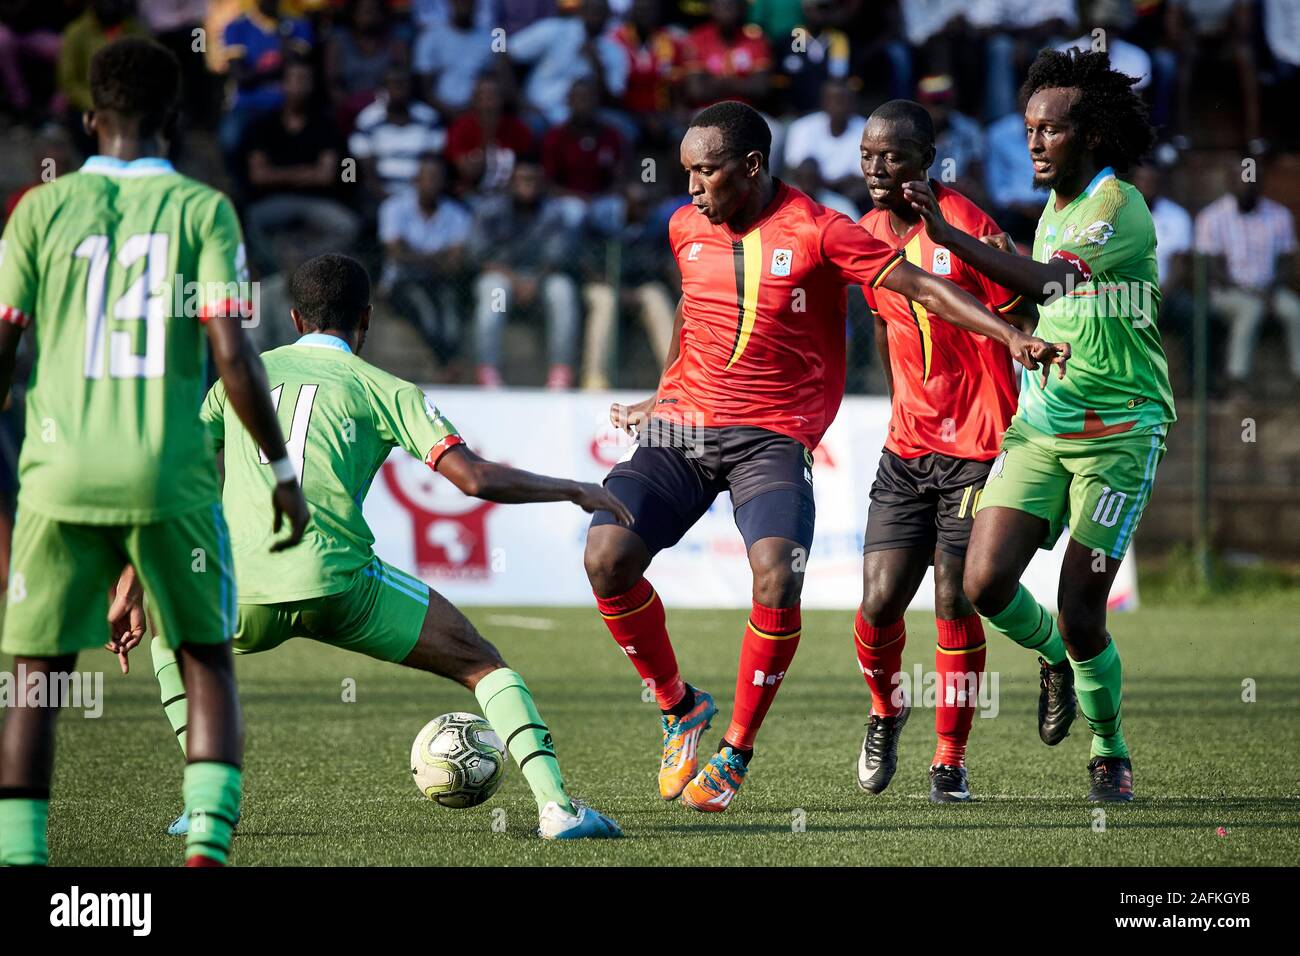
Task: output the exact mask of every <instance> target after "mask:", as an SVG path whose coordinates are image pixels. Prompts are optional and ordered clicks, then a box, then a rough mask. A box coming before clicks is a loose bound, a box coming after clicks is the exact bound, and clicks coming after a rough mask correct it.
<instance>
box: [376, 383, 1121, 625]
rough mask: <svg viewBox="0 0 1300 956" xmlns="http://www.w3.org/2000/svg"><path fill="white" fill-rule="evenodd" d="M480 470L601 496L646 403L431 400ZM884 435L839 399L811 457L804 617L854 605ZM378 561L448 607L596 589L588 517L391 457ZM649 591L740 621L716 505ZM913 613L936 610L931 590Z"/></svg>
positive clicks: (737, 587)
mask: <svg viewBox="0 0 1300 956" xmlns="http://www.w3.org/2000/svg"><path fill="white" fill-rule="evenodd" d="M426 392H427V393H428V395H429V396H430V397H431V398H432V400H433V401H434V402H435V403H436V404H437V405H438V407H439V408H440V409H441V410H442V412H443V414H445V415H446V416H447V417H448V418H449V419H450V420H451V421H452V422H454V423H455V425H456V427H457V428H458V429H459V430H460V433H461V435H463V436H464V438H465V440H466V442H468V444H469V445H470V447H471V448H473V449H474V450H475V451H477V452H478V453H479V454H481V455H483V456H484V457H487V458H491V459H494V460H497V461H501V462H504V463H506V464H510V465H514V466H515V467H517V468H525V469H527V470H529V471H536V472H541V473H543V474H549V475H557V476H561V477H566V478H576V479H578V480H581V481H592V482H599V481H600V480H601V479H602V478H603V477H604V476H605V474H606V473H607V472H608V471H609V469H610V467H611V466H612V465H613V464H614V463H615V462H616V461H618V459H619V458H621V457H622V456H623V455H624V454H625V453H626V452H627V450H628V448H629V446H630V445H631V444H632V439H631V438H629V437H628V436H627V435H624V434H622V433H620V432H618V431H616V430H615V429H614V428H613V427H611V426H610V424H609V406H610V403H611V402H613V401H622V402H632V401H639V400H640V399H642V398H644V397H645V396H644V394H643V393H623V392H565V393H553V392H545V391H539V390H532V389H508V390H501V391H482V390H478V389H469V388H452V387H446V386H442V387H438V388H429V389H426ZM888 422H889V402H888V401H887V400H886V399H884V398H878V397H858V396H851V397H849V398H846V399H845V401H844V405H843V406H842V407H841V408H840V413H839V416H838V417H837V418H836V420H835V424H834V425H832V426H831V429H830V431H828V432H827V433H826V437H825V439H823V441H822V443H821V445H820V446H819V447H818V448H817V450H816V452H815V454H814V465H813V478H814V487H815V489H816V496H817V536H816V539H815V541H814V543H813V549H812V554H811V556H810V558H809V561H808V568H807V575H806V577H805V579H804V589H803V606H804V607H808V608H830V609H836V610H844V611H848V610H850V609H852V608H854V607H856V606H857V604H858V602H859V600H860V599H861V596H862V533H863V528H864V527H865V525H866V520H867V504H868V501H867V493H868V491H869V490H870V488H871V482H872V480H873V479H874V477H875V473H876V464H877V462H878V461H879V458H880V449H881V446H882V445H883V443H884V438H885V430H886V428H887V426H888ZM365 513H366V517H367V519H368V520H369V522H370V526H371V527H372V528H373V529H374V532H375V550H376V551H377V552H378V553H379V555H380V557H382V558H383V559H384V560H386V561H389V562H391V563H392V564H395V565H397V566H398V567H400V568H402V569H403V570H406V571H409V572H412V573H414V574H417V575H419V576H420V577H421V578H423V579H424V580H425V581H427V582H428V583H429V584H430V585H431V586H433V587H434V588H436V589H437V590H438V591H440V592H441V593H442V594H443V595H445V596H446V597H447V598H448V599H449V600H451V601H453V602H455V603H457V604H467V605H472V604H490V605H585V604H591V603H592V596H591V588H590V587H589V586H588V584H587V576H586V573H585V572H584V570H583V566H582V552H583V545H584V542H585V541H586V536H587V526H588V523H589V521H590V517H589V516H588V515H586V514H584V513H583V512H582V511H581V510H579V509H578V508H577V507H575V506H574V505H571V504H568V503H555V504H541V505H499V504H494V503H492V502H486V501H479V500H477V499H472V498H466V497H465V496H464V495H462V494H461V493H460V492H459V491H457V490H456V489H455V488H454V487H453V486H452V485H451V483H450V482H448V481H447V480H446V479H445V478H443V477H441V476H440V475H437V474H435V473H434V472H432V471H430V470H429V468H428V467H427V466H426V465H425V464H424V463H423V462H420V461H417V460H415V459H414V458H412V457H410V456H409V455H407V454H406V453H405V452H402V451H400V450H399V451H394V452H393V454H392V456H391V457H390V458H389V459H388V461H387V462H386V463H385V464H384V467H383V468H382V469H381V470H380V473H379V475H378V476H377V477H376V478H375V481H374V484H373V485H372V487H371V489H370V494H369V496H368V497H367V499H366V503H365ZM1065 542H1066V536H1065V535H1062V537H1061V540H1060V541H1058V542H1057V546H1056V548H1055V550H1053V551H1050V552H1044V551H1040V552H1039V553H1038V555H1037V557H1035V559H1034V560H1033V562H1032V563H1031V564H1030V566H1029V570H1028V572H1026V574H1025V578H1024V581H1025V584H1026V585H1027V586H1028V587H1029V589H1030V590H1031V591H1032V592H1033V593H1034V596H1035V597H1037V598H1038V600H1039V601H1041V602H1042V603H1043V604H1045V605H1047V606H1049V607H1053V608H1054V607H1055V604H1056V592H1057V586H1058V581H1059V577H1060V569H1061V555H1062V553H1063V551H1064V548H1065ZM1133 560H1134V557H1133V553H1132V550H1131V549H1130V552H1129V556H1128V559H1127V560H1126V561H1125V562H1124V564H1123V566H1122V567H1121V568H1120V572H1119V576H1118V578H1117V579H1116V581H1115V586H1114V588H1113V589H1112V592H1111V600H1110V604H1111V608H1112V609H1114V610H1128V609H1131V608H1133V607H1136V606H1137V579H1136V575H1135V573H1134V570H1133ZM647 577H649V578H650V580H651V581H652V582H653V583H654V586H655V588H656V589H657V590H658V591H659V593H660V594H661V595H662V596H663V599H664V601H665V603H667V604H668V605H670V606H672V607H724V608H732V607H734V608H747V607H749V604H750V573H749V564H748V563H747V561H746V560H745V546H744V542H742V541H741V538H740V532H739V531H737V530H736V526H735V524H734V522H733V521H732V516H731V501H730V499H729V498H728V496H727V495H726V494H722V495H720V496H719V497H718V499H717V501H715V502H714V504H713V507H712V508H710V509H709V511H708V513H707V514H706V515H705V516H704V517H703V518H702V519H700V521H699V522H698V523H697V524H696V525H695V527H693V528H692V529H691V530H690V531H689V532H688V533H687V535H686V537H685V538H683V539H682V540H681V542H680V543H679V544H678V545H677V546H676V547H675V548H673V549H672V550H671V551H668V552H665V553H663V554H662V555H661V556H660V557H659V558H658V559H657V560H656V561H655V562H654V564H652V565H651V568H650V571H649V572H648V574H647ZM912 606H913V608H914V609H918V610H922V609H933V607H934V588H933V581H932V579H931V578H930V577H929V576H927V578H926V581H925V583H924V584H922V586H921V589H920V591H919V592H918V593H917V596H916V600H915V601H914V603H913V605H912Z"/></svg>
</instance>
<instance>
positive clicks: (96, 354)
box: [0, 39, 308, 866]
mask: <svg viewBox="0 0 1300 956" xmlns="http://www.w3.org/2000/svg"><path fill="white" fill-rule="evenodd" d="M90 87H91V95H92V97H93V100H94V105H95V109H94V112H93V113H88V114H86V117H85V124H86V131H87V132H88V133H89V134H90V135H92V136H94V137H95V138H96V140H97V142H98V146H99V155H97V156H93V157H91V158H90V159H89V160H87V162H86V164H85V165H84V166H83V167H82V168H81V169H80V171H77V172H72V173H68V174H67V175H65V176H62V177H60V178H58V179H56V180H54V181H53V182H50V183H47V184H45V185H42V186H38V187H37V188H35V189H33V190H32V191H31V192H29V193H28V194H27V195H25V196H24V197H23V199H22V201H21V202H20V203H19V204H18V206H17V208H16V209H15V210H14V213H13V216H12V217H11V218H10V220H9V222H8V224H7V226H6V228H5V233H4V248H3V252H2V253H0V319H3V321H2V322H0V400H2V397H3V396H4V395H7V394H8V392H9V386H10V379H11V376H12V374H13V365H14V354H15V351H16V350H17V348H18V341H19V337H20V336H21V335H22V334H23V330H24V329H26V328H27V327H28V326H31V327H32V330H33V334H34V335H35V336H36V352H37V358H36V365H35V368H34V370H33V372H32V376H31V387H30V388H29V390H28V392H27V440H26V441H25V442H24V444H23V448H22V453H21V457H20V459H19V465H18V470H19V481H20V485H21V490H20V492H19V496H18V521H17V524H16V526H15V530H14V540H13V552H12V559H11V565H10V578H9V594H8V606H7V608H6V612H5V622H4V637H3V640H2V641H0V650H2V651H3V652H4V653H6V654H13V655H14V665H15V671H16V672H17V673H18V674H19V675H20V680H21V679H22V675H25V676H26V677H27V678H28V679H29V680H32V681H38V682H41V683H43V684H45V685H46V686H53V685H50V684H49V681H50V679H54V680H56V681H59V680H64V679H67V680H75V679H77V675H75V674H74V673H73V668H74V667H75V666H76V659H77V653H78V652H79V651H82V650H86V649H88V648H92V647H97V646H99V645H102V644H103V643H104V642H105V641H106V640H107V639H108V638H109V624H108V612H109V606H108V591H109V588H110V586H111V585H112V584H113V583H114V582H115V581H117V580H118V577H119V575H120V574H122V572H123V566H124V565H129V566H134V568H135V570H136V571H138V573H139V577H140V578H141V579H142V580H143V583H144V588H145V590H146V591H147V592H148V594H149V597H150V600H151V601H152V604H153V608H154V612H155V614H156V617H157V620H158V621H159V622H160V624H161V625H162V627H163V628H164V629H165V633H166V635H167V638H168V640H169V641H170V642H171V644H172V646H173V647H175V648H177V649H178V652H179V656H180V659H181V660H182V661H183V664H184V674H185V686H186V688H187V689H188V691H189V693H190V694H191V695H192V696H193V697H194V699H195V700H196V702H201V706H196V707H195V708H194V714H193V716H192V720H191V722H190V727H189V745H190V746H189V759H188V763H187V764H186V767H185V774H184V795H185V801H186V804H187V805H188V806H191V807H195V808H197V809H201V810H202V811H203V814H204V817H205V819H206V820H207V821H208V822H207V825H206V826H205V827H204V828H203V830H202V831H196V832H195V833H192V834H190V836H189V839H188V841H187V853H188V859H187V865H195V866H199V865H213V864H217V865H219V864H222V863H224V862H225V861H226V856H227V853H228V851H229V849H230V840H231V834H232V830H233V826H234V820H235V819H236V817H237V816H238V813H239V800H240V792H241V774H240V764H241V762H242V759H243V727H242V723H241V717H240V711H239V698H238V696H237V695H236V692H235V679H234V668H233V665H232V663H231V656H230V638H231V635H232V633H233V631H234V624H235V605H234V597H235V591H234V587H235V582H234V578H233V574H232V570H231V556H230V543H229V538H228V535H227V532H226V524H225V520H224V518H223V517H222V512H221V502H220V496H219V492H218V487H217V479H216V470H215V465H214V461H213V453H212V443H211V441H210V440H209V439H208V436H207V432H206V429H205V427H204V425H203V423H202V422H200V420H199V408H200V404H201V403H202V399H203V390H204V387H205V385H206V378H207V376H206V372H205V361H206V358H205V343H204V330H205V328H206V333H207V339H208V341H210V342H211V344H212V353H213V356H214V357H215V361H216V365H217V369H218V371H219V372H220V374H221V378H222V381H223V383H224V387H225V392H226V394H227V395H228V396H229V399H230V404H231V406H232V408H233V409H234V410H235V411H236V414H238V416H239V417H240V418H242V419H243V420H244V421H245V422H247V423H248V427H249V431H250V433H251V434H253V435H254V436H256V440H257V442H258V444H259V446H260V447H261V448H263V449H265V450H266V452H267V453H269V455H270V456H271V463H270V464H269V465H267V466H263V468H262V471H263V473H264V480H263V483H262V486H261V488H260V489H259V494H260V495H261V497H262V498H263V501H262V502H261V504H262V506H263V512H262V513H263V515H264V520H265V521H266V528H265V529H264V530H265V531H266V532H268V533H267V534H266V535H264V536H263V538H262V547H263V548H270V547H275V548H283V547H285V546H288V545H292V544H294V543H296V542H297V541H298V540H299V539H300V538H301V537H302V534H303V530H304V528H305V527H306V525H307V521H308V513H307V504H306V502H305V501H304V500H303V496H302V492H301V490H300V489H299V487H298V482H297V480H296V478H295V477H294V471H293V465H292V463H291V462H290V461H289V458H288V454H287V451H286V449H285V443H284V439H283V438H282V436H281V432H280V426H279V422H278V421H277V419H276V416H275V408H274V407H273V406H272V404H271V401H270V398H269V396H268V394H267V386H266V378H265V376H264V374H263V371H262V363H261V362H260V361H259V360H258V357H257V354H256V352H254V351H253V348H252V346H251V345H250V344H249V343H248V341H247V338H246V337H245V335H244V332H243V329H242V328H241V327H240V318H239V313H240V312H241V311H242V309H243V302H244V301H246V299H245V297H244V296H243V295H242V293H243V292H244V291H245V290H246V285H245V284H244V283H243V281H242V280H243V279H244V278H245V277H244V275H243V259H244V247H243V240H242V239H241V237H240V232H239V222H238V220H237V219H236V218H235V212H234V209H233V208H232V207H231V205H230V202H229V200H227V199H226V198H225V197H224V196H223V195H221V193H219V192H217V191H216V190H213V189H210V188H208V187H207V186H204V185H202V184H201V183H197V182H195V181H193V180H191V179H187V178H186V177H184V176H181V175H179V174H178V173H177V172H176V171H175V170H173V169H172V168H171V165H170V164H169V163H168V162H167V161H166V160H165V159H162V158H161V157H163V156H165V155H166V152H167V150H166V131H167V129H168V127H169V125H170V123H171V121H172V119H173V118H174V115H175V99H176V95H177V92H178V90H179V89H180V70H179V67H178V65H177V63H176V59H175V58H174V57H173V56H172V54H171V53H169V52H167V51H166V50H165V49H163V48H162V47H161V46H159V45H157V44H155V43H153V42H151V41H147V40H140V39H125V40H121V41H118V42H116V43H113V44H110V45H108V46H106V47H104V48H103V49H101V50H100V51H99V52H98V53H97V54H96V55H95V57H94V58H93V60H92V61H91V66H90ZM177 304H179V305H180V306H181V307H180V308H179V309H178V308H176V306H177ZM273 476H274V477H273ZM285 517H287V518H288V519H289V523H290V526H291V529H290V534H289V536H288V538H286V539H285V540H282V541H278V542H273V541H272V539H271V536H270V533H269V532H270V531H271V528H272V525H273V524H274V525H275V527H276V528H277V529H278V528H279V526H280V524H281V522H282V520H283V519H284V518H285ZM57 715H58V701H56V700H53V699H46V700H45V702H44V704H43V705H42V706H18V707H13V708H10V710H9V713H8V716H7V717H6V719H5V724H4V729H3V732H2V733H0V863H6V864H20V865H23V864H25V865H41V864H44V863H46V862H47V858H48V849H47V843H46V821H47V818H48V814H49V796H50V777H51V771H52V764H53V750H54V723H55V718H56V717H57Z"/></svg>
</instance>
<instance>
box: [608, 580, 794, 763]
mask: <svg viewBox="0 0 1300 956" xmlns="http://www.w3.org/2000/svg"><path fill="white" fill-rule="evenodd" d="M596 606H597V607H598V608H599V609H600V614H601V616H602V617H603V618H604V619H605V626H606V627H608V628H609V633H610V635H611V636H613V638H614V640H615V642H617V643H618V646H619V647H621V648H623V652H624V653H625V654H627V656H628V660H630V661H631V662H632V666H633V667H635V668H636V672H637V673H638V674H640V675H641V679H642V680H644V681H648V682H649V685H650V686H651V687H652V688H653V689H654V692H655V699H656V700H657V701H658V702H659V709H660V710H670V709H671V708H672V707H673V706H674V705H675V704H677V703H678V702H680V701H681V699H682V697H683V696H684V695H685V693H686V685H685V684H684V683H683V682H682V677H681V674H680V673H679V672H678V670H677V657H676V655H674V654H673V647H672V644H671V643H670V642H669V640H668V631H667V629H666V628H665V627H664V605H663V602H662V601H660V600H659V595H658V594H656V593H655V590H654V588H652V587H651V586H650V582H649V581H647V580H646V579H645V578H642V579H641V580H640V581H638V582H637V583H636V584H635V585H633V587H632V589H631V590H630V591H628V592H627V593H626V594H620V595H617V596H615V597H608V598H602V597H597V598H596ZM799 626H800V624H799V605H798V604H796V605H795V606H794V607H783V608H771V607H764V606H763V605H761V604H757V603H755V604H754V605H753V607H752V609H751V610H750V614H749V623H748V626H747V627H746V628H745V639H744V642H743V643H742V644H741V646H740V669H739V671H738V672H737V673H736V702H735V709H734V713H733V716H732V720H731V726H730V727H728V728H727V733H726V735H725V738H726V741H727V743H728V744H730V745H731V746H733V747H736V748H738V749H741V750H752V749H753V747H754V737H755V735H756V734H757V733H758V728H759V727H760V726H762V723H763V718H764V717H766V716H767V711H768V708H769V707H771V706H772V700H773V699H774V698H775V697H776V692H777V689H778V688H779V687H780V686H781V681H782V679H783V678H784V677H785V672H786V670H787V669H788V668H789V666H790V662H791V661H792V660H794V652H795V650H796V649H798V647H799Z"/></svg>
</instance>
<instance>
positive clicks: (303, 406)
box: [257, 385, 320, 484]
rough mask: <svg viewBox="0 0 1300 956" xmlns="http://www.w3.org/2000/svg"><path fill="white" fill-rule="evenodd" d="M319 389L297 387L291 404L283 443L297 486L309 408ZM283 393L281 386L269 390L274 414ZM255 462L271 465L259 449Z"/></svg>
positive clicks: (305, 449)
mask: <svg viewBox="0 0 1300 956" xmlns="http://www.w3.org/2000/svg"><path fill="white" fill-rule="evenodd" d="M319 387H320V386H319V385H302V386H300V387H299V389H298V400H297V401H295V402H294V403H293V424H292V425H290V426H289V437H288V438H286V439H285V442H284V447H285V449H286V450H287V451H288V453H289V460H290V461H291V462H293V470H294V471H296V472H297V473H298V483H299V484H301V483H302V466H303V458H304V456H305V455H306V453H307V426H308V425H309V424H310V423H311V407H312V405H314V404H315V403H316V389H318V388H319ZM283 391H284V386H283V385H277V386H276V387H275V388H273V389H271V404H272V405H274V406H275V410H276V412H279V411H280V395H281V393H282V392H283ZM257 460H258V461H260V462H261V463H262V464H264V465H269V464H270V463H271V462H270V459H268V458H267V457H266V452H264V451H262V450H261V449H260V448H259V449H258V451H257Z"/></svg>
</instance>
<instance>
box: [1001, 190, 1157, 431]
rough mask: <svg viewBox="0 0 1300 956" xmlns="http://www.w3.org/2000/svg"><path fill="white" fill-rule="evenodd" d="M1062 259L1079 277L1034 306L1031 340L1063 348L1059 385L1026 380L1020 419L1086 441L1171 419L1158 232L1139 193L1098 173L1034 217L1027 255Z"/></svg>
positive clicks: (1051, 200)
mask: <svg viewBox="0 0 1300 956" xmlns="http://www.w3.org/2000/svg"><path fill="white" fill-rule="evenodd" d="M1057 258H1059V259H1065V260H1067V261H1069V262H1071V263H1073V264H1074V265H1075V266H1076V267H1077V268H1078V270H1079V272H1080V273H1081V274H1082V276H1083V281H1082V282H1077V283H1074V284H1073V286H1072V287H1070V288H1067V289H1065V290H1063V291H1064V293H1065V294H1064V295H1061V296H1060V297H1059V298H1057V299H1056V300H1055V301H1053V302H1052V303H1051V304H1049V305H1043V306H1040V307H1039V310H1038V311H1039V322H1038V331H1037V333H1036V334H1037V335H1038V336H1039V337H1040V338H1044V339H1046V340H1047V341H1049V342H1068V343H1069V344H1070V348H1071V353H1072V354H1071V356H1070V361H1069V363H1068V367H1067V369H1066V375H1065V378H1064V379H1058V378H1057V377H1056V375H1055V374H1053V375H1051V376H1050V377H1049V379H1048V384H1047V387H1046V388H1042V387H1041V386H1040V384H1039V381H1037V380H1036V379H1035V376H1032V375H1031V376H1027V380H1026V382H1025V385H1024V388H1022V390H1021V393H1020V408H1019V410H1018V411H1017V413H1016V414H1017V415H1018V416H1019V417H1020V418H1022V419H1024V420H1025V422H1026V423H1028V424H1029V425H1032V426H1033V427H1034V428H1037V429H1038V430H1039V431H1042V432H1046V433H1047V434H1049V435H1056V436H1058V437H1062V438H1091V437H1096V436H1101V435H1107V434H1114V433H1116V432H1119V431H1127V430H1129V429H1132V428H1140V427H1145V426H1150V425H1158V424H1161V423H1165V422H1172V421H1174V418H1175V415H1174V397H1173V392H1172V390H1171V389H1170V387H1169V368H1168V365H1167V364H1166V362H1165V353H1164V349H1163V347H1162V346H1161V344H1160V332H1159V330H1158V329H1157V328H1156V315H1157V313H1158V312H1159V308H1160V284H1159V281H1158V278H1157V272H1156V232H1155V224H1154V223H1153V221H1152V219H1151V213H1150V212H1149V211H1148V210H1147V206H1146V202H1145V201H1144V200H1143V199H1142V195H1141V193H1139V192H1138V191H1137V189H1136V188H1134V187H1133V186H1131V185H1130V184H1128V183H1126V182H1123V181H1122V180H1120V179H1118V178H1116V176H1115V173H1114V171H1113V170H1111V169H1110V168H1109V167H1107V168H1106V169H1103V170H1102V171H1101V172H1100V173H1098V174H1097V176H1096V178H1095V179H1093V181H1092V183H1090V184H1089V186H1088V188H1087V189H1085V190H1084V191H1083V192H1081V193H1080V194H1079V195H1078V196H1076V197H1075V199H1074V200H1073V201H1072V202H1071V203H1070V204H1069V205H1067V206H1066V207H1065V208H1064V209H1062V210H1060V211H1059V212H1058V211H1057V210H1056V192H1055V191H1053V192H1052V194H1051V196H1049V197H1048V199H1047V207H1046V208H1045V209H1044V210H1043V215H1042V217H1041V218H1040V219H1039V220H1038V231H1037V232H1036V233H1035V235H1034V259H1035V260H1036V261H1038V262H1048V261H1050V260H1052V259H1057Z"/></svg>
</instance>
